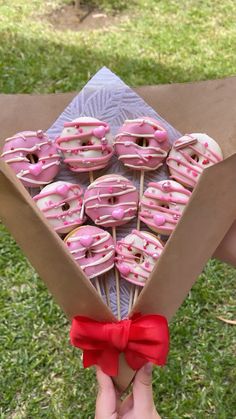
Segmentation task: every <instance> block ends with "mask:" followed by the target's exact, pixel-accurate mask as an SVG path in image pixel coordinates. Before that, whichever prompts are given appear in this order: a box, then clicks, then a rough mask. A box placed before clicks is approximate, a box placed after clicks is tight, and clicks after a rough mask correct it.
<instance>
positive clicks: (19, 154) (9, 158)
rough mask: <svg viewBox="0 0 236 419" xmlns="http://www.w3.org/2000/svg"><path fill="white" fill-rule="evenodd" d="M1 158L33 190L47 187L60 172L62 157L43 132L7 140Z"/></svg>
mask: <svg viewBox="0 0 236 419" xmlns="http://www.w3.org/2000/svg"><path fill="white" fill-rule="evenodd" d="M1 157H2V158H3V159H4V160H5V162H6V163H8V164H9V165H10V167H11V169H12V170H13V171H14V172H15V174H16V176H17V177H18V179H20V180H21V181H22V183H23V185H25V186H27V187H31V188H38V187H39V186H41V185H47V184H48V183H49V182H51V181H52V179H53V178H54V177H55V176H56V175H57V173H58V170H59V164H60V160H59V159H60V156H59V154H58V152H57V149H56V147H55V146H54V145H53V144H52V141H51V140H50V138H49V137H48V136H47V134H45V133H44V132H43V131H36V132H35V131H23V132H19V133H17V134H15V135H14V136H13V137H11V138H7V139H6V140H5V144H4V147H3V153H2V155H1Z"/></svg>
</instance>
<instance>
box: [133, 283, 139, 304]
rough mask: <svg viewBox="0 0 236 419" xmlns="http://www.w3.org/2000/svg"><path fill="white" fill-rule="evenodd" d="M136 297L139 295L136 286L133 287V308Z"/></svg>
mask: <svg viewBox="0 0 236 419" xmlns="http://www.w3.org/2000/svg"><path fill="white" fill-rule="evenodd" d="M138 295H139V286H138V285H135V290H134V299H133V306H134V304H135V303H136V301H137V298H138Z"/></svg>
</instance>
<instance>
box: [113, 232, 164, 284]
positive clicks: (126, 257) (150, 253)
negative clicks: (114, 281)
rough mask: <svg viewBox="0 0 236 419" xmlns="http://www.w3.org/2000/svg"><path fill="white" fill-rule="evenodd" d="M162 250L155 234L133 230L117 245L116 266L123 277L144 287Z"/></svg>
mask: <svg viewBox="0 0 236 419" xmlns="http://www.w3.org/2000/svg"><path fill="white" fill-rule="evenodd" d="M162 250H163V246H162V244H161V242H160V241H159V240H158V239H157V238H156V237H155V236H154V235H153V234H151V233H147V232H146V231H138V230H133V231H132V233H131V234H128V236H126V237H125V238H123V239H122V240H120V241H118V242H117V245H116V254H117V256H116V267H117V269H118V270H119V272H120V275H121V277H122V278H124V279H126V280H127V281H129V282H132V283H133V284H136V285H140V286H142V287H143V286H144V285H145V283H146V281H147V279H148V277H149V275H150V273H151V272H152V270H153V267H154V265H155V263H156V261H157V260H158V258H159V257H160V254H161V252H162Z"/></svg>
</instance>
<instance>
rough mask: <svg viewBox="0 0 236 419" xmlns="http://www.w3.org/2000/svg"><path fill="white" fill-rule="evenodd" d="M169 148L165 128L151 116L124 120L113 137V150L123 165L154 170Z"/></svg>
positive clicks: (160, 163)
mask: <svg viewBox="0 0 236 419" xmlns="http://www.w3.org/2000/svg"><path fill="white" fill-rule="evenodd" d="M169 148H170V145H169V141H168V136H167V132H166V130H165V129H164V128H163V127H162V126H161V125H160V124H159V122H158V121H156V120H155V119H153V118H149V117H142V118H138V119H134V120H126V121H125V123H124V124H123V125H122V127H121V128H120V130H119V132H118V134H117V135H116V137H115V152H116V154H117V155H118V156H119V157H118V158H119V160H121V161H122V163H124V165H125V166H127V167H131V168H133V169H137V170H156V169H158V168H159V167H160V166H162V163H163V161H164V160H165V159H166V157H167V152H168V150H169Z"/></svg>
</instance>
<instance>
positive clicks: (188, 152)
mask: <svg viewBox="0 0 236 419" xmlns="http://www.w3.org/2000/svg"><path fill="white" fill-rule="evenodd" d="M221 160H223V154H222V151H221V148H220V147H219V145H218V144H217V142H216V141H215V140H213V138H211V137H209V136H208V135H207V134H201V133H200V134H199V133H194V134H185V135H184V136H183V137H181V138H179V139H178V140H176V141H175V142H174V144H173V147H172V149H171V151H170V154H169V157H168V158H167V161H166V162H167V164H168V166H169V170H170V174H171V176H170V177H171V178H172V179H175V180H177V181H178V182H180V183H182V184H183V185H184V186H186V187H187V188H194V186H195V185H196V184H197V181H198V179H199V176H200V175H201V174H202V172H203V170H204V169H206V168H207V167H209V166H212V165H213V164H215V163H218V162H220V161H221Z"/></svg>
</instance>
